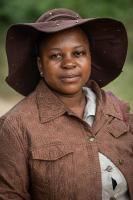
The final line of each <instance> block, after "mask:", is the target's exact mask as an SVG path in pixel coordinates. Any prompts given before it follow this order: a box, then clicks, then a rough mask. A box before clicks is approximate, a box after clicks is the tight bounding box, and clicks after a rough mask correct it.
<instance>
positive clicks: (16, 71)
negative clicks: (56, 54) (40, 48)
mask: <svg viewBox="0 0 133 200" xmlns="http://www.w3.org/2000/svg"><path fill="white" fill-rule="evenodd" d="M76 26H80V27H81V28H83V29H84V31H85V32H86V34H87V36H88V39H90V38H91V57H92V71H91V77H90V79H93V80H95V81H96V82H97V83H98V84H99V86H100V87H103V86H105V85H107V84H108V83H109V82H111V81H112V80H114V79H115V78H116V77H118V76H119V74H120V73H121V71H122V68H123V65H124V62H125V58H126V54H127V33H126V29H125V27H124V25H123V24H122V23H121V22H120V21H117V20H114V19H110V18H89V19H83V18H81V17H80V16H79V14H77V13H75V12H74V11H72V10H68V9H62V8H58V9H53V10H50V11H48V12H46V13H44V14H43V15H42V16H41V17H40V18H39V19H38V20H37V21H35V22H34V23H23V24H16V25H12V26H11V27H10V28H9V29H8V32H7V37H6V52H7V58H8V67H9V74H8V76H7V78H6V82H7V83H8V84H9V85H10V86H11V87H12V88H14V89H15V90H16V91H17V92H19V93H20V94H22V95H25V96H26V95H28V94H29V93H31V92H32V91H33V90H34V88H35V87H36V85H37V84H38V82H39V80H40V79H41V77H40V74H39V71H38V67H37V61H36V56H37V55H36V53H35V46H36V42H37V40H38V37H39V35H40V33H56V32H58V31H62V30H65V29H68V28H71V27H76Z"/></svg>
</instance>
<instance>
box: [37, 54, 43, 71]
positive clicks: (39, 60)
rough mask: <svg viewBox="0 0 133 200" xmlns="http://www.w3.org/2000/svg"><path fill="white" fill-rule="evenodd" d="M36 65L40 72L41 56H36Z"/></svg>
mask: <svg viewBox="0 0 133 200" xmlns="http://www.w3.org/2000/svg"><path fill="white" fill-rule="evenodd" d="M37 66H38V69H39V72H40V73H41V72H42V64H41V58H40V57H39V56H37Z"/></svg>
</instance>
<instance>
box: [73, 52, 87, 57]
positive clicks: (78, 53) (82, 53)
mask: <svg viewBox="0 0 133 200" xmlns="http://www.w3.org/2000/svg"><path fill="white" fill-rule="evenodd" d="M85 54H86V52H85V51H74V53H73V55H74V56H75V57H77V58H79V57H81V56H84V55H85Z"/></svg>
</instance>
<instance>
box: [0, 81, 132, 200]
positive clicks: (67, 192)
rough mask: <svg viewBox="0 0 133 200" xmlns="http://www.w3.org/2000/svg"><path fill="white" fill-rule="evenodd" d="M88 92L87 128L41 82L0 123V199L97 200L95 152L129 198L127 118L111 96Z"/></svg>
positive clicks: (129, 130)
mask: <svg viewBox="0 0 133 200" xmlns="http://www.w3.org/2000/svg"><path fill="white" fill-rule="evenodd" d="M91 87H92V88H93V90H94V91H95V93H96V95H97V111H96V118H95V121H94V124H93V126H92V128H90V127H89V125H88V124H87V123H86V122H84V121H83V120H82V119H79V118H78V117H77V116H76V115H75V114H74V113H73V112H72V111H70V110H69V109H68V108H66V107H65V106H64V104H63V103H62V102H61V101H60V100H59V99H58V98H57V97H56V96H55V95H54V94H53V93H52V91H51V90H49V89H48V88H47V86H46V85H45V84H44V83H43V81H41V82H40V84H39V85H38V86H37V89H36V90H35V91H34V92H33V93H32V94H31V95H29V96H28V97H26V98H25V99H24V100H22V101H21V102H20V103H19V104H18V105H17V106H16V107H15V108H13V109H12V110H11V111H9V113H7V114H6V115H5V116H3V117H2V118H1V125H0V127H1V130H0V200H9V199H12V200H29V199H31V200H101V199H102V188H101V174H100V165H99V158H98V152H101V153H103V154H104V155H106V156H107V157H108V158H109V159H110V160H112V161H113V163H114V164H115V165H116V166H117V167H118V168H119V169H120V170H121V171H122V173H123V174H124V176H125V178H126V181H127V183H128V187H129V192H130V196H131V199H133V116H132V115H131V114H129V113H127V112H126V110H125V109H126V106H125V105H124V104H123V103H121V102H120V101H119V100H118V99H116V97H114V96H112V95H109V94H108V95H107V94H106V93H105V92H104V91H102V90H101V89H100V88H99V87H98V86H97V85H96V84H95V83H94V82H92V86H91ZM123 113H124V114H123ZM129 124H130V125H129ZM131 126H132V127H131ZM92 137H93V138H94V139H91V138H92Z"/></svg>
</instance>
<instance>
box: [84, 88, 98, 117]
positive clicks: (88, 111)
mask: <svg viewBox="0 0 133 200" xmlns="http://www.w3.org/2000/svg"><path fill="white" fill-rule="evenodd" d="M83 91H84V93H85V96H86V98H87V104H86V107H85V111H84V119H86V118H87V117H89V116H95V114H96V95H95V93H94V92H93V91H92V90H91V88H88V87H83Z"/></svg>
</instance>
